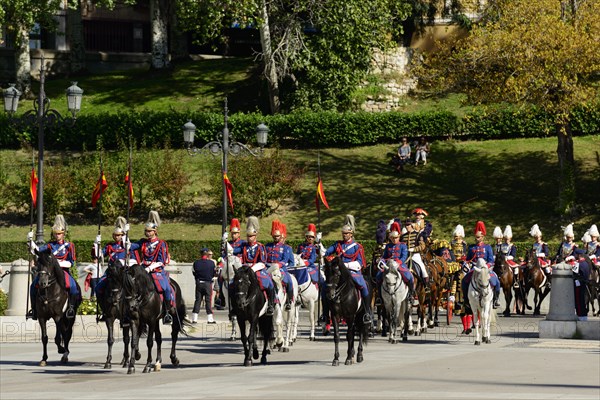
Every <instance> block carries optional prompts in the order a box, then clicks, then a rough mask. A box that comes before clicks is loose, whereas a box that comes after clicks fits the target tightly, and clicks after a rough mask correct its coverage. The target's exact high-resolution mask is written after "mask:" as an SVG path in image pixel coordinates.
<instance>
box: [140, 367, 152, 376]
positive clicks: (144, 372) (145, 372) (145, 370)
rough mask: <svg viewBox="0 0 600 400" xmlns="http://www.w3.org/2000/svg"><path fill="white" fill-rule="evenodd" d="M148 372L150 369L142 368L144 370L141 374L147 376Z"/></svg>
mask: <svg viewBox="0 0 600 400" xmlns="http://www.w3.org/2000/svg"><path fill="white" fill-rule="evenodd" d="M148 372H150V368H148V367H144V369H143V370H142V374H147V373H148Z"/></svg>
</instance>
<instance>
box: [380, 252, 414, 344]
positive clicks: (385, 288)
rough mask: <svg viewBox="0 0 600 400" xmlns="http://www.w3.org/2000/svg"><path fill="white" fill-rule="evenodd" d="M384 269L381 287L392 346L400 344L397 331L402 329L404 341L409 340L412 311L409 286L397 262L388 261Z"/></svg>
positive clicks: (389, 339)
mask: <svg viewBox="0 0 600 400" xmlns="http://www.w3.org/2000/svg"><path fill="white" fill-rule="evenodd" d="M384 268H385V270H386V272H385V275H384V277H383V283H382V285H381V297H382V298H383V304H384V305H385V310H386V312H387V317H388V321H389V324H390V326H389V336H388V341H389V342H390V343H392V344H396V343H398V340H397V339H396V330H397V328H398V327H400V328H401V330H402V341H404V342H406V341H407V340H408V317H409V314H410V311H411V310H410V308H409V305H408V286H407V285H406V284H405V283H404V280H403V279H402V275H401V274H400V271H398V263H397V262H396V261H394V260H388V262H387V264H386V265H385V267H384Z"/></svg>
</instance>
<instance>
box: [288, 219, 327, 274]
mask: <svg viewBox="0 0 600 400" xmlns="http://www.w3.org/2000/svg"><path fill="white" fill-rule="evenodd" d="M316 236H317V227H316V226H315V224H308V228H306V233H305V235H304V237H305V241H304V243H301V244H300V245H299V246H298V249H297V250H296V254H299V255H300V258H302V260H303V261H304V265H295V266H294V270H293V271H291V272H292V273H293V274H294V276H296V280H298V283H300V282H304V279H301V275H302V274H303V273H304V272H303V271H302V270H303V269H306V272H307V273H308V274H309V276H310V279H311V281H312V282H313V283H315V284H318V283H319V269H318V268H317V265H316V264H315V263H316V261H317V254H318V252H320V251H319V247H320V246H318V245H317V244H316V243H315V238H316Z"/></svg>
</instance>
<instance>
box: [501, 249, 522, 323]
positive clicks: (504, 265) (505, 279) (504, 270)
mask: <svg viewBox="0 0 600 400" xmlns="http://www.w3.org/2000/svg"><path fill="white" fill-rule="evenodd" d="M494 272H495V273H496V275H498V280H499V281H500V286H501V287H502V291H503V292H504V299H505V300H506V308H505V309H504V312H503V313H502V314H503V315H504V316H505V317H510V304H511V302H512V299H513V284H514V272H513V269H512V267H511V266H510V264H509V263H508V261H507V260H506V256H505V255H504V254H502V253H497V254H496V257H495V261H494ZM517 276H518V278H517V279H519V281H521V280H522V279H521V278H522V276H523V274H518V275H517ZM522 287H523V285H522V282H519V287H518V288H515V296H514V297H515V306H516V311H517V314H525V304H524V302H523V296H522V294H523V293H522Z"/></svg>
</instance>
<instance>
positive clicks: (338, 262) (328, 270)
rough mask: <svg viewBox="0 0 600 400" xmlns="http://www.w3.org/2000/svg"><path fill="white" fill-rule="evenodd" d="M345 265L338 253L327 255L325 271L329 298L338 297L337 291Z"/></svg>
mask: <svg viewBox="0 0 600 400" xmlns="http://www.w3.org/2000/svg"><path fill="white" fill-rule="evenodd" d="M343 265H344V264H343V263H342V259H341V258H340V256H338V255H337V254H336V255H330V256H327V257H325V265H324V268H323V272H324V273H325V282H327V298H328V299H329V300H333V299H334V298H335V297H336V291H337V288H338V286H339V284H340V280H341V278H342V267H343Z"/></svg>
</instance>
